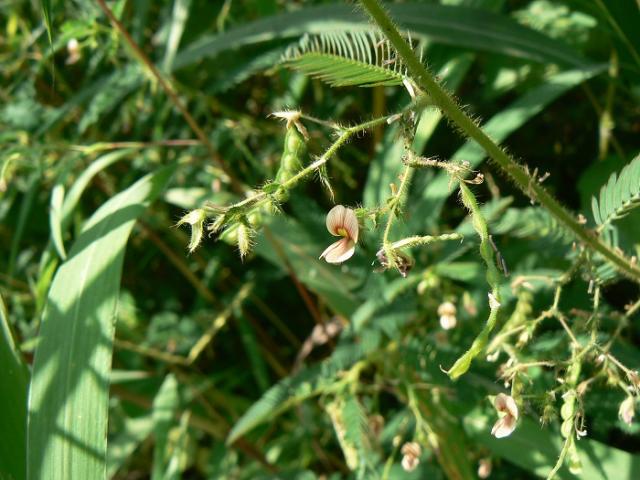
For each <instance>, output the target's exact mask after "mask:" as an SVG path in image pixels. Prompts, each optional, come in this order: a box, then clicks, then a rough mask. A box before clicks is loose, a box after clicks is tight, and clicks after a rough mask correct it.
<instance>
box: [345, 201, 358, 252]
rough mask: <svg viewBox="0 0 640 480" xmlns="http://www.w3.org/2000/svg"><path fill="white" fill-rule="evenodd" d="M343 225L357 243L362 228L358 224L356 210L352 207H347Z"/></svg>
mask: <svg viewBox="0 0 640 480" xmlns="http://www.w3.org/2000/svg"><path fill="white" fill-rule="evenodd" d="M342 226H343V228H344V229H345V230H346V231H347V234H348V235H349V238H350V239H351V240H353V241H354V242H355V243H358V233H359V230H360V226H359V225H358V217H356V212H354V211H353V210H351V209H350V208H345V212H344V217H343V220H342Z"/></svg>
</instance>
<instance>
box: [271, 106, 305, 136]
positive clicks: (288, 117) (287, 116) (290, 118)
mask: <svg viewBox="0 0 640 480" xmlns="http://www.w3.org/2000/svg"><path fill="white" fill-rule="evenodd" d="M271 116H272V117H276V118H279V119H281V120H284V121H286V122H287V128H291V127H296V129H297V130H298V132H300V135H302V136H303V137H304V139H305V140H309V132H307V129H306V128H305V126H304V125H303V124H302V122H301V121H300V118H301V117H302V113H301V112H299V111H297V110H282V111H280V112H273V113H272V114H271Z"/></svg>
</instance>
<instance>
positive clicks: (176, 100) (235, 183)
mask: <svg viewBox="0 0 640 480" xmlns="http://www.w3.org/2000/svg"><path fill="white" fill-rule="evenodd" d="M97 2H98V5H99V6H100V9H101V10H102V11H103V12H104V14H105V15H106V16H107V17H108V18H109V20H110V21H111V23H112V24H113V26H114V27H115V28H116V30H118V32H120V34H121V35H122V36H123V38H124V39H125V41H126V42H127V44H128V45H129V47H130V48H131V49H132V50H133V51H134V52H135V54H136V56H137V57H138V59H139V60H140V61H141V62H142V63H143V64H144V65H145V66H146V67H147V68H148V69H149V71H150V72H151V74H152V75H153V77H154V78H155V79H156V80H157V81H158V84H159V85H160V86H161V87H162V89H163V90H164V91H165V93H166V94H167V95H168V96H169V98H170V99H171V101H172V102H173V104H174V105H175V106H176V108H177V109H178V110H179V111H180V113H181V114H182V116H183V117H184V119H185V120H186V121H187V123H188V124H189V126H190V127H191V129H192V130H193V132H194V133H195V134H196V136H197V137H198V138H199V139H200V141H201V142H202V144H203V145H204V146H205V147H206V148H207V150H208V151H209V154H210V155H211V158H212V159H213V161H214V162H216V164H218V166H219V167H220V168H221V169H222V170H223V171H224V173H225V174H226V175H227V176H228V177H229V181H230V182H231V187H232V188H233V189H234V190H235V191H236V192H238V193H240V192H243V191H244V188H243V187H242V184H241V183H240V181H239V180H238V179H237V178H236V177H235V175H234V174H233V172H232V171H231V170H230V169H229V168H228V167H227V165H226V164H225V163H224V162H223V161H222V159H221V158H220V156H219V155H218V154H217V152H216V150H215V148H214V147H213V144H212V143H211V141H210V140H209V138H208V137H207V135H206V133H204V131H203V130H202V129H201V128H200V126H199V125H198V123H197V122H196V121H195V120H194V118H193V117H192V116H191V114H190V113H189V111H188V110H187V107H186V106H185V104H184V103H183V102H182V100H180V97H178V94H177V92H176V91H175V89H174V88H173V87H172V86H171V84H170V83H169V82H168V81H167V80H166V79H165V78H164V77H163V76H162V74H161V73H160V71H159V70H158V69H157V68H156V66H155V65H154V64H153V62H152V61H151V60H150V59H149V57H147V55H146V54H145V53H144V52H143V51H142V49H141V48H140V47H139V46H138V44H137V43H136V41H135V40H134V39H133V37H131V35H130V34H129V32H128V31H127V30H126V29H125V28H124V25H122V23H121V22H120V21H119V20H118V19H117V18H116V17H115V15H114V14H113V12H112V11H111V9H110V8H109V7H108V6H107V4H106V3H105V1H104V0H97Z"/></svg>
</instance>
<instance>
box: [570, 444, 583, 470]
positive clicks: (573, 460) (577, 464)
mask: <svg viewBox="0 0 640 480" xmlns="http://www.w3.org/2000/svg"><path fill="white" fill-rule="evenodd" d="M567 456H568V460H569V462H568V463H569V471H570V472H571V473H573V474H574V475H580V474H581V473H582V461H581V460H580V455H578V449H577V448H576V444H575V442H574V441H572V442H571V445H569V451H568V452H567Z"/></svg>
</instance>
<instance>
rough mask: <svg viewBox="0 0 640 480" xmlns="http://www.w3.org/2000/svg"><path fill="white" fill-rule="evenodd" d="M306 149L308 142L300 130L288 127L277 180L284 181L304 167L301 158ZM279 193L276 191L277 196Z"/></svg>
mask: <svg viewBox="0 0 640 480" xmlns="http://www.w3.org/2000/svg"><path fill="white" fill-rule="evenodd" d="M305 150H306V144H305V143H304V138H303V137H302V135H300V132H298V130H297V129H296V128H295V127H291V128H289V129H287V134H286V136H285V137H284V151H283V152H282V158H281V160H280V169H279V170H278V173H277V174H276V182H278V183H284V182H286V181H287V180H289V179H290V178H291V177H293V176H294V175H295V174H296V173H297V172H299V171H300V169H301V168H302V161H301V160H300V158H301V157H302V156H303V155H304V153H305ZM278 195H279V193H276V196H278ZM278 200H280V199H278Z"/></svg>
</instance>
